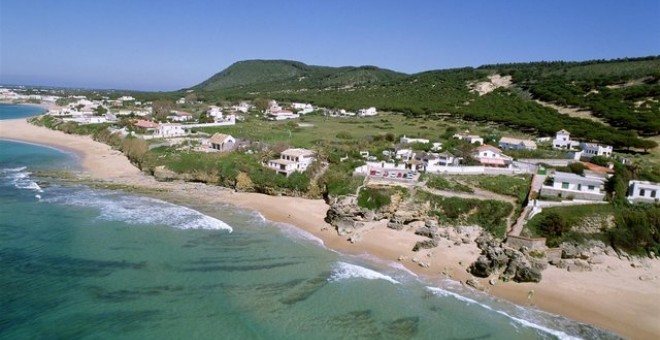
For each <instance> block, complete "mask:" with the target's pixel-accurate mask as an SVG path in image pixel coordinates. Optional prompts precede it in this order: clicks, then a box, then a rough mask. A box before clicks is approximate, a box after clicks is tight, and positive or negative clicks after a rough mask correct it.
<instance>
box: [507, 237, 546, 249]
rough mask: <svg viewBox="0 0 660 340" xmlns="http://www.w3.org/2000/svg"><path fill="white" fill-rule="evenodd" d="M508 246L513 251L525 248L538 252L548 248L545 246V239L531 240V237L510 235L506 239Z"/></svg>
mask: <svg viewBox="0 0 660 340" xmlns="http://www.w3.org/2000/svg"><path fill="white" fill-rule="evenodd" d="M506 245H507V246H509V247H511V248H513V249H520V248H522V247H523V246H524V247H527V248H528V249H537V250H545V249H546V248H547V247H546V246H545V237H536V238H529V237H522V236H515V235H508V236H507V238H506Z"/></svg>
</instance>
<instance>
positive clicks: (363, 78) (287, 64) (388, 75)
mask: <svg viewBox="0 0 660 340" xmlns="http://www.w3.org/2000/svg"><path fill="white" fill-rule="evenodd" d="M401 77H405V74H403V73H398V72H394V71H390V70H386V69H381V68H378V67H375V66H360V67H352V66H347V67H327V66H312V65H307V64H304V63H301V62H298V61H291V60H246V61H239V62H237V63H234V64H232V65H231V66H229V67H228V68H226V69H225V70H223V71H221V72H219V73H216V74H215V75H213V76H212V77H211V78H209V79H207V80H205V81H204V82H202V83H201V84H199V85H197V86H194V87H193V88H192V89H194V90H201V91H217V90H226V89H232V88H233V89H236V88H238V89H244V90H249V91H253V92H254V91H255V90H267V91H277V90H290V89H301V88H325V87H329V86H355V85H361V84H368V83H378V82H383V81H389V80H393V79H398V78H401Z"/></svg>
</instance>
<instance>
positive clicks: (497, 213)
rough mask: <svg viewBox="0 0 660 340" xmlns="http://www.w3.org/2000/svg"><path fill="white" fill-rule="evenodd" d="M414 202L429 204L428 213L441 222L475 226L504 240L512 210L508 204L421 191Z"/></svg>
mask: <svg viewBox="0 0 660 340" xmlns="http://www.w3.org/2000/svg"><path fill="white" fill-rule="evenodd" d="M415 200H416V201H417V202H419V203H423V202H429V203H430V204H431V211H430V213H431V214H433V215H435V216H437V217H438V219H439V220H440V221H442V222H445V223H451V224H463V225H465V224H476V225H479V226H480V227H482V228H484V229H485V230H486V231H488V232H490V233H491V234H493V235H494V236H496V237H499V238H504V235H505V233H506V229H507V225H506V221H507V217H508V216H509V215H510V214H511V211H512V210H513V206H512V205H511V204H510V203H508V202H502V201H496V200H478V199H466V198H458V197H443V196H437V195H433V194H429V193H426V192H422V191H418V192H417V193H416V196H415Z"/></svg>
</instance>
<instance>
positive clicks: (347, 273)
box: [328, 262, 399, 284]
mask: <svg viewBox="0 0 660 340" xmlns="http://www.w3.org/2000/svg"><path fill="white" fill-rule="evenodd" d="M352 278H361V279H367V280H385V281H389V282H391V283H394V284H398V283H399V281H397V280H395V279H393V278H392V277H390V276H387V275H385V274H382V273H379V272H377V271H375V270H371V269H367V268H364V267H360V266H358V265H354V264H349V263H346V262H338V263H337V265H336V266H335V269H334V270H333V272H332V275H330V278H328V281H331V282H336V281H341V280H347V279H352Z"/></svg>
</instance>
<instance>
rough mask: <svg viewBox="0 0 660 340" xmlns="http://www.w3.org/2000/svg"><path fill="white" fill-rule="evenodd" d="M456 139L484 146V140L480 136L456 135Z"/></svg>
mask: <svg viewBox="0 0 660 340" xmlns="http://www.w3.org/2000/svg"><path fill="white" fill-rule="evenodd" d="M454 138H456V139H458V140H464V141H466V142H468V143H470V144H477V145H483V144H484V139H483V138H481V137H480V136H478V135H469V134H467V133H457V134H455V135H454Z"/></svg>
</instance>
